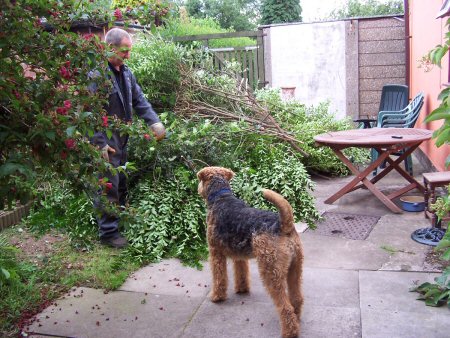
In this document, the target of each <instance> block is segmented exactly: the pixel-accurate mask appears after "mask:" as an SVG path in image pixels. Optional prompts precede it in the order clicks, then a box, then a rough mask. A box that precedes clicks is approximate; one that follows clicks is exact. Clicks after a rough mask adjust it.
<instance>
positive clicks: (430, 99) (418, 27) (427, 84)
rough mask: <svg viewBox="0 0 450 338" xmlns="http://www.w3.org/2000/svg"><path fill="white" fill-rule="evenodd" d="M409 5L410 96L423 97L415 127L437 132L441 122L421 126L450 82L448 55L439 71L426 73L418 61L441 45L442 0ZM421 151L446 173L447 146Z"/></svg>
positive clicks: (431, 145) (426, 145)
mask: <svg viewBox="0 0 450 338" xmlns="http://www.w3.org/2000/svg"><path fill="white" fill-rule="evenodd" d="M409 6H410V11H409V18H410V19H409V23H410V36H411V39H410V60H411V61H410V64H411V67H410V92H411V93H412V94H413V93H417V92H419V91H422V92H423V93H424V94H425V103H424V106H423V108H422V111H421V115H420V116H419V119H418V121H417V124H416V127H417V128H426V129H430V130H436V129H438V128H439V127H440V126H441V125H442V123H443V122H442V121H434V122H430V123H424V122H423V120H424V119H425V118H426V116H428V115H429V114H430V113H431V112H432V111H433V110H434V109H436V108H437V107H438V106H439V104H440V102H439V101H438V99H437V97H438V95H439V93H440V92H441V90H442V89H444V88H445V87H444V84H446V83H448V82H449V80H450V79H449V69H448V67H449V56H448V55H447V56H445V57H444V58H443V59H442V61H443V62H442V68H439V67H437V66H433V67H432V69H431V70H430V71H425V67H423V65H422V66H421V62H420V61H419V60H421V59H422V57H423V56H424V55H426V54H427V53H428V52H429V51H430V50H431V49H432V48H434V47H435V46H436V45H438V44H443V43H444V40H443V36H444V35H445V33H446V32H448V28H446V27H445V22H446V20H447V18H444V19H436V15H437V13H438V11H439V9H440V8H441V6H442V0H427V1H423V0H410V1H409ZM419 67H420V68H419ZM420 148H421V150H422V151H423V152H424V153H425V154H426V156H427V157H428V158H429V160H430V161H431V163H432V164H433V166H434V167H435V168H436V169H437V170H439V171H443V170H445V159H446V158H447V157H448V156H449V155H450V146H449V145H443V146H441V147H440V148H437V147H436V146H435V145H434V140H431V141H428V142H424V143H423V144H422V145H421V146H420Z"/></svg>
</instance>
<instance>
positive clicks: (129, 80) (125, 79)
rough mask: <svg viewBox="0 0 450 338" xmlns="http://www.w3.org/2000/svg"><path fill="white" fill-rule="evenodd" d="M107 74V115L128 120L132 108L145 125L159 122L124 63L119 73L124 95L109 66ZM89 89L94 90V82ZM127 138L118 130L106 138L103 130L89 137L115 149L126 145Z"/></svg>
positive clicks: (99, 143)
mask: <svg viewBox="0 0 450 338" xmlns="http://www.w3.org/2000/svg"><path fill="white" fill-rule="evenodd" d="M97 76H100V74H99V73H98V72H96V74H95V75H94V76H91V77H92V78H95V77H97ZM107 76H108V78H109V79H110V80H111V82H112V84H113V86H112V90H111V93H110V95H109V103H108V105H107V107H106V111H107V112H108V115H109V116H117V117H118V118H120V119H121V120H123V121H125V122H129V121H131V119H132V110H133V109H134V111H135V112H136V114H138V116H139V117H141V118H142V119H144V121H145V122H146V123H147V125H149V126H151V125H152V124H154V123H157V122H160V120H159V118H158V115H157V114H156V112H155V111H154V110H153V108H152V105H151V104H150V103H149V102H148V101H147V99H146V98H145V97H144V93H143V92H142V89H141V87H139V85H138V84H137V82H136V78H135V77H134V75H133V73H132V72H131V70H130V69H129V68H128V67H127V66H126V65H122V66H121V74H119V76H122V88H123V92H124V94H125V95H126V96H125V97H124V95H123V93H122V92H121V90H120V85H119V83H118V82H117V80H116V75H115V74H114V70H113V69H112V68H111V66H110V69H109V72H108V75H107ZM90 90H91V91H95V90H96V85H95V83H93V84H92V85H91V86H90ZM127 138H128V137H127V136H122V137H120V136H119V133H118V132H114V133H113V137H111V139H108V138H107V136H106V134H105V133H104V132H101V131H98V132H96V133H95V134H94V136H93V137H92V138H91V143H93V144H95V145H97V146H99V147H100V148H103V147H104V146H106V144H108V145H109V146H111V147H113V148H114V149H116V150H117V149H120V148H123V147H124V146H125V145H126V140H127Z"/></svg>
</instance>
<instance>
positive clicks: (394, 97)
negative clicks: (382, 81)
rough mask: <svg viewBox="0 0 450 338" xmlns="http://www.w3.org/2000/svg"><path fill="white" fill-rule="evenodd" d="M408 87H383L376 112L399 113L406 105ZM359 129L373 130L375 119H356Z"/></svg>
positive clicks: (394, 85)
mask: <svg viewBox="0 0 450 338" xmlns="http://www.w3.org/2000/svg"><path fill="white" fill-rule="evenodd" d="M408 100H409V87H408V86H405V85H399V84H387V85H384V86H383V88H382V90H381V99H380V106H379V108H378V111H379V112H381V111H391V112H395V111H400V110H402V109H403V108H405V107H406V106H407V105H408ZM354 122H357V123H359V127H360V128H373V127H375V126H376V125H377V120H375V119H370V118H367V119H357V120H354Z"/></svg>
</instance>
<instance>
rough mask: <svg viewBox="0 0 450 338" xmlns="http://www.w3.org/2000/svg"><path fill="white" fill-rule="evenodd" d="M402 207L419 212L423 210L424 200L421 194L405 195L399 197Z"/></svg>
mask: <svg viewBox="0 0 450 338" xmlns="http://www.w3.org/2000/svg"><path fill="white" fill-rule="evenodd" d="M400 201H401V202H402V209H403V210H405V211H410V212H420V211H424V210H425V201H424V198H423V196H405V197H401V198H400Z"/></svg>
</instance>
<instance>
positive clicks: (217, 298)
mask: <svg viewBox="0 0 450 338" xmlns="http://www.w3.org/2000/svg"><path fill="white" fill-rule="evenodd" d="M209 298H210V299H211V302H213V303H219V302H223V301H225V300H226V299H227V295H224V294H218V293H214V292H211V293H210V295H209Z"/></svg>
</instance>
